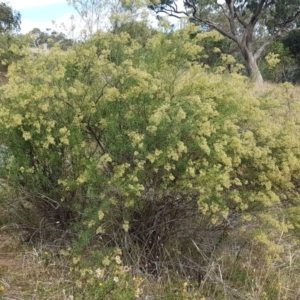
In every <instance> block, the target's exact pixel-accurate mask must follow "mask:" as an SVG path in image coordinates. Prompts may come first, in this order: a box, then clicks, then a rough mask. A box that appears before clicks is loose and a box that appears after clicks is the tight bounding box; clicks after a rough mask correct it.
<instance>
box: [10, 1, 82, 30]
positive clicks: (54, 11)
mask: <svg viewBox="0 0 300 300" xmlns="http://www.w3.org/2000/svg"><path fill="white" fill-rule="evenodd" d="M9 4H10V6H11V7H12V8H13V9H14V10H17V11H19V12H20V13H21V21H22V24H21V32H22V33H27V32H29V31H30V30H32V29H33V28H40V29H41V30H42V31H45V30H46V28H51V29H52V30H54V29H56V28H55V25H53V23H52V21H55V23H56V26H59V25H60V24H61V23H64V24H65V25H66V26H70V25H71V21H70V17H71V16H72V15H76V12H75V11H74V9H73V8H72V7H71V6H69V5H68V4H67V1H66V0H10V1H9Z"/></svg>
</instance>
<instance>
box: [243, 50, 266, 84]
mask: <svg viewBox="0 0 300 300" xmlns="http://www.w3.org/2000/svg"><path fill="white" fill-rule="evenodd" d="M245 60H246V65H247V72H248V75H249V76H250V78H251V79H252V80H253V81H255V82H256V83H258V84H262V83H263V82H264V80H263V77H262V75H261V72H260V70H259V68H258V66H257V61H256V59H255V57H254V56H253V55H252V56H251V57H249V58H248V60H247V59H245Z"/></svg>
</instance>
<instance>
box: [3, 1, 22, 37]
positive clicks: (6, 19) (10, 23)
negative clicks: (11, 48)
mask: <svg viewBox="0 0 300 300" xmlns="http://www.w3.org/2000/svg"><path fill="white" fill-rule="evenodd" d="M20 29H21V14H20V13H19V12H18V11H14V10H13V9H12V8H11V7H10V6H9V5H8V4H7V3H6V2H1V3H0V32H1V33H3V32H5V31H19V30H20Z"/></svg>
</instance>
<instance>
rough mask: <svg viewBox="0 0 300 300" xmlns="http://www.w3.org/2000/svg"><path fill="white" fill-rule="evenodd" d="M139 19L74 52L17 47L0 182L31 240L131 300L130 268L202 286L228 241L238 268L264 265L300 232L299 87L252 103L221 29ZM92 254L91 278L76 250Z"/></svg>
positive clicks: (2, 110) (2, 115) (7, 92)
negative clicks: (161, 27)
mask: <svg viewBox="0 0 300 300" xmlns="http://www.w3.org/2000/svg"><path fill="white" fill-rule="evenodd" d="M133 25H134V26H132V27H131V26H130V24H128V29H126V28H123V30H121V28H119V29H118V30H116V32H115V33H104V32H98V33H97V34H95V35H94V36H93V37H92V38H90V39H89V40H87V41H86V42H82V43H77V44H75V45H74V46H72V47H70V48H68V49H65V50H62V49H61V48H60V45H59V44H56V45H54V46H53V47H52V48H51V49H50V51H49V52H43V51H40V52H39V53H33V52H32V51H31V50H30V49H29V48H26V47H25V46H24V45H22V47H21V46H17V45H12V46H11V47H10V48H9V51H11V53H12V54H13V55H15V56H16V57H18V60H16V61H15V62H12V63H11V64H10V67H9V71H8V78H9V82H8V84H6V85H4V86H2V87H1V89H0V95H1V101H0V133H1V134H0V145H1V148H0V150H1V152H0V155H1V160H0V166H1V168H0V176H1V179H2V180H4V181H5V184H6V185H8V186H9V187H10V189H11V194H10V195H12V199H10V202H11V203H13V204H12V205H13V208H14V210H13V211H14V213H16V212H17V216H16V218H19V220H20V223H22V224H23V225H26V230H27V232H29V235H30V240H31V241H35V240H37V238H38V239H39V240H51V241H55V242H56V243H60V245H61V244H64V243H67V244H68V243H71V242H72V245H73V248H72V249H71V250H68V251H69V252H68V251H67V252H68V253H67V255H70V252H72V251H74V252H76V255H78V256H75V257H74V259H73V263H74V266H75V267H74V270H75V273H76V272H78V274H81V275H80V276H81V277H82V279H81V280H82V281H85V282H89V280H90V278H89V276H91V277H92V276H94V274H97V276H98V275H99V274H100V275H101V276H100V275H99V278H100V277H101V280H103V284H104V282H105V284H104V287H103V289H102V290H101V291H102V292H101V293H103V295H104V294H106V293H107V291H108V290H109V291H112V290H114V291H115V292H116V293H119V292H120V293H121V292H122V293H125V294H126V293H127V292H126V289H125V288H124V289H123V290H121V289H119V290H118V289H117V288H116V286H117V285H116V281H115V280H114V277H113V276H111V274H117V276H118V277H117V279H118V280H120V282H121V283H122V284H124V286H126V284H127V285H128V280H129V282H131V284H132V285H133V286H134V289H132V290H127V291H128V293H129V294H130V296H128V295H129V294H126V295H127V296H126V295H125V294H124V295H125V296H124V295H123V294H122V295H123V296H122V297H124V299H127V298H126V297H131V298H133V297H134V292H136V290H138V288H139V286H140V284H141V282H140V281H139V280H137V279H134V278H133V279H132V278H131V279H128V272H129V271H128V269H126V268H125V266H124V265H123V263H124V264H125V263H126V264H127V265H130V266H135V267H136V268H138V269H139V270H141V271H142V272H144V273H146V274H149V273H151V274H154V275H157V276H162V274H165V273H164V272H165V270H168V271H173V274H177V275H178V276H185V277H189V278H194V279H195V278H203V276H204V275H203V272H206V271H207V269H208V267H207V268H206V266H207V265H208V264H209V263H211V262H212V261H214V260H215V259H219V257H222V251H223V249H224V247H225V246H223V245H226V243H232V244H234V245H235V246H234V247H235V248H234V250H232V251H233V252H234V254H233V255H232V257H234V261H235V265H234V266H235V267H236V268H238V266H237V264H238V263H237V262H239V259H240V258H243V257H247V255H248V254H249V253H251V257H253V262H251V263H253V264H257V266H259V264H261V263H263V262H266V263H268V264H269V265H271V264H272V263H275V262H278V261H280V259H281V257H283V258H284V255H286V252H285V250H286V249H285V248H286V247H290V245H291V244H288V243H287V238H286V233H287V232H289V233H294V234H299V228H300V221H299V217H298V214H299V210H300V206H299V176H300V175H299V174H300V172H299V171H300V164H299V158H300V144H299V143H300V133H299V122H300V120H299V113H298V112H299V103H298V101H296V98H295V94H293V93H292V92H291V91H292V86H291V85H290V84H287V83H286V84H284V85H283V86H282V87H278V90H275V92H274V91H270V92H268V93H265V94H259V96H257V97H255V96H254V93H253V92H252V86H250V85H249V81H248V80H247V78H246V77H243V76H241V75H239V74H238V71H239V70H240V66H239V65H238V64H236V63H235V60H234V58H233V57H232V56H230V55H223V54H222V53H221V54H220V49H219V48H217V46H218V45H220V41H221V39H220V35H219V34H217V33H216V32H215V31H211V32H205V33H199V32H198V28H197V27H196V26H192V25H191V26H187V27H185V28H184V29H182V30H179V31H176V32H173V33H161V32H155V31H153V30H147V28H146V27H145V24H143V23H137V24H133ZM139 28H141V29H143V30H142V35H139V34H138V31H139ZM127 31H128V32H129V33H128V32H127ZM210 43H211V44H212V45H214V46H213V47H211V46H210ZM210 52H213V53H214V55H215V57H218V55H219V61H218V64H217V65H216V66H215V68H214V69H213V72H212V70H211V69H209V66H208V65H207V63H209V57H208V55H209V54H210ZM273 58H274V57H273ZM275 58H276V57H275ZM273 63H274V59H273ZM269 64H270V65H272V57H271V56H270V58H269ZM228 65H230V70H228ZM291 236H292V235H291ZM291 236H290V237H289V238H290V239H291ZM289 241H290V240H289ZM90 246H91V247H94V248H92V249H94V250H93V251H92V253H93V254H92V255H93V257H94V258H95V261H97V264H96V265H93V266H92V267H91V269H90V270H91V271H86V269H85V266H84V263H82V269H81V265H80V264H81V261H80V259H81V258H80V255H79V254H78V253H80V254H81V253H84V251H82V250H86V249H87V248H89V247H90ZM248 247H249V248H248ZM74 252H73V254H74ZM199 253H200V254H201V256H200V258H199ZM121 256H122V261H121V258H120V257H121ZM99 268H100V269H99ZM115 268H116V271H112V270H115ZM225 269H226V268H224V272H225ZM125 270H126V271H125ZM89 272H91V273H89ZM97 272H98V273H99V274H98V273H97ZM113 272H114V273H113ZM220 272H221V271H220ZM82 274H83V275H82ZM91 274H92V275H91ZM114 276H116V275H114ZM97 278H98V277H97ZM90 282H92V283H90V285H91V286H92V285H93V284H96V283H95V281H90ZM78 287H82V282H81V281H80V282H79V283H78ZM185 287H186V286H185ZM98 289H99V286H98ZM95 293H98V294H95V295H94V296H95V297H96V295H99V291H98V290H96V292H95ZM111 293H112V292H111ZM101 295H102V294H101ZM116 295H119V294H116ZM276 295H277V294H276ZM116 297H119V296H116ZM120 297H121V296H120ZM120 299H121V298H120ZM274 299H275V298H274Z"/></svg>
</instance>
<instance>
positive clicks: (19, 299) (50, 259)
mask: <svg viewBox="0 0 300 300" xmlns="http://www.w3.org/2000/svg"><path fill="white" fill-rule="evenodd" d="M70 279H71V276H70V272H69V268H68V267H67V265H66V261H63V259H62V258H60V257H59V256H58V255H57V253H55V251H53V250H52V251H50V250H49V251H46V250H45V249H43V247H41V248H40V249H36V248H34V247H31V248H29V247H25V246H23V245H21V244H20V240H19V238H18V237H17V236H16V235H15V233H14V232H13V231H11V230H10V231H9V232H7V231H5V230H3V228H2V230H0V286H2V288H4V291H3V292H2V298H3V299H7V300H8V299H9V300H13V299H14V300H23V299H28V300H29V299H45V300H46V299H68V295H70V294H72V280H70ZM0 299H1V295H0Z"/></svg>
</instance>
